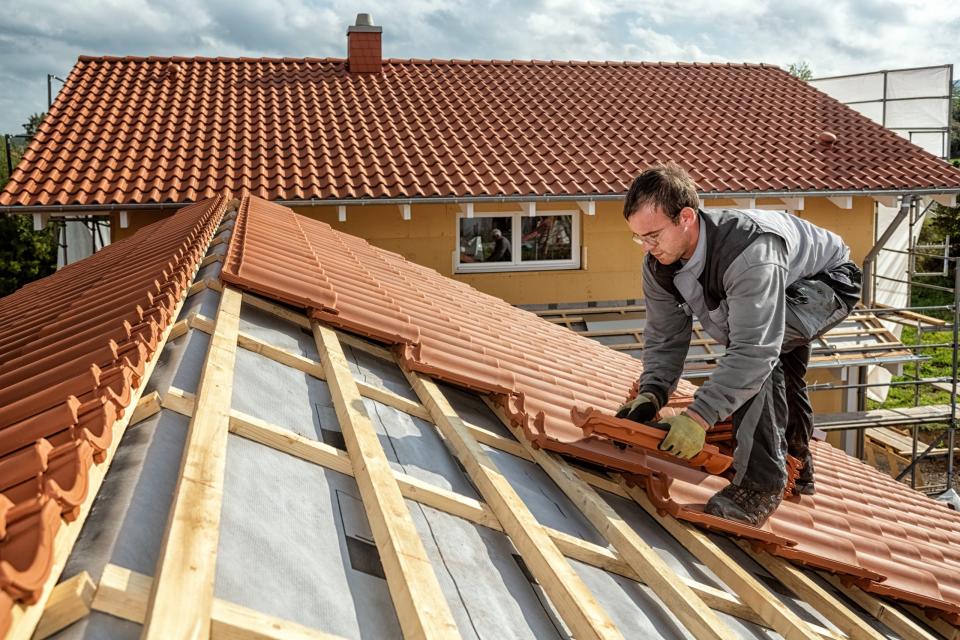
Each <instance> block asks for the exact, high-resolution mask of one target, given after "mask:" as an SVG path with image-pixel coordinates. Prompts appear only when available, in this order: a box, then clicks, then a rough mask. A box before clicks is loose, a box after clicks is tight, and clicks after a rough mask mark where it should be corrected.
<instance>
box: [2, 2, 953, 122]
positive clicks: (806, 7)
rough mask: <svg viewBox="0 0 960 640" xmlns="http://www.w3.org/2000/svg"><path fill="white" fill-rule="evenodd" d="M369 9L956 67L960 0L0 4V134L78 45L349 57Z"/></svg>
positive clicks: (424, 24) (810, 57)
mask: <svg viewBox="0 0 960 640" xmlns="http://www.w3.org/2000/svg"><path fill="white" fill-rule="evenodd" d="M359 12H366V13H370V14H371V15H372V17H373V20H374V23H375V24H377V25H380V26H382V27H383V54H384V57H391V58H476V59H538V60H549V59H553V60H646V61H693V62H766V63H770V64H776V65H779V66H782V67H786V66H787V65H788V64H790V63H794V62H799V61H805V62H806V63H807V64H808V65H809V66H810V68H811V69H812V71H813V73H814V75H815V76H816V77H823V76H830V75H839V74H847V73H861V72H867V71H876V70H880V69H899V68H907V67H917V66H931V65H942V64H954V65H958V63H960V1H958V0H807V1H805V2H798V1H797V0H790V1H784V2H774V1H764V0H682V1H676V0H610V1H601V0H509V1H499V0H492V1H490V0H488V1H483V0H445V1H439V0H411V1H403V0H363V2H346V1H344V2H341V1H336V0H335V1H330V2H319V1H309V0H229V1H227V0H171V1H167V2H146V1H145V0H67V1H64V0H28V1H24V0H0V133H4V132H6V133H23V128H22V126H21V125H22V123H24V122H26V120H27V117H28V116H29V115H30V114H31V113H34V112H38V111H44V110H46V100H47V80H46V78H47V74H54V75H56V76H59V77H61V78H66V77H67V74H68V73H69V72H70V69H71V68H72V67H73V65H74V63H75V62H76V59H77V56H79V55H114V56H122V55H138V56H146V55H161V56H166V55H177V56H253V57H258V56H267V57H283V56H290V57H305V56H310V57H338V58H342V57H345V56H346V46H347V40H346V29H347V26H348V25H350V24H353V22H354V20H355V18H356V14H357V13H359ZM954 74H955V78H957V77H960V66H957V69H956V70H955V72H954ZM60 86H61V83H60V82H58V81H54V91H56V90H57V89H58V88H59V87H60Z"/></svg>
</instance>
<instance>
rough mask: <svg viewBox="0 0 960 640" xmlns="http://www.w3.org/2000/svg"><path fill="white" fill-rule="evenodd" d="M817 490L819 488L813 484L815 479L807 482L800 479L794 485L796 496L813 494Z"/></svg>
mask: <svg viewBox="0 0 960 640" xmlns="http://www.w3.org/2000/svg"><path fill="white" fill-rule="evenodd" d="M816 492H817V489H816V487H814V486H813V480H810V481H809V482H806V481H804V480H799V479H798V480H797V481H796V482H795V483H794V485H793V495H795V496H812V495H813V494H815V493H816Z"/></svg>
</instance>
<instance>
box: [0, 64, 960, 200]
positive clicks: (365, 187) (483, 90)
mask: <svg viewBox="0 0 960 640" xmlns="http://www.w3.org/2000/svg"><path fill="white" fill-rule="evenodd" d="M825 132H827V133H832V134H834V135H835V136H836V142H835V143H834V144H824V143H821V142H820V136H821V134H823V133H825ZM667 159H673V160H676V161H678V162H680V163H681V164H683V165H685V166H687V167H688V168H689V169H690V172H691V174H692V175H693V177H694V178H695V179H696V181H697V184H698V185H699V187H700V189H701V190H702V191H704V192H708V193H716V194H724V193H763V192H802V193H810V192H837V191H844V192H854V193H859V192H877V191H884V190H934V191H936V190H956V189H957V187H958V186H960V170H957V169H955V168H953V167H951V166H949V165H947V164H946V163H944V162H942V161H941V160H940V159H938V158H935V157H934V156H932V155H930V154H929V153H926V152H924V151H922V150H921V149H920V148H919V147H916V146H914V145H912V144H910V143H909V142H908V141H906V140H904V139H903V138H901V137H899V136H897V135H896V134H894V133H892V132H890V131H888V130H886V129H884V128H882V127H880V126H879V125H877V124H875V123H874V122H872V121H870V120H869V119H868V118H866V117H864V116H862V115H860V114H859V113H857V112H856V111H854V110H853V109H851V108H849V107H847V106H845V105H843V104H841V103H839V102H838V101H836V100H834V99H833V98H831V97H829V96H827V95H826V94H824V93H822V92H820V91H818V90H816V89H814V88H813V87H811V86H809V85H808V84H806V83H804V82H802V81H800V80H797V79H795V78H793V77H791V76H790V75H789V74H788V73H786V72H785V71H783V70H781V69H779V68H776V67H771V66H767V65H748V64H681V63H675V64H672V63H671V64H667V63H614V62H603V63H593V62H589V63H588V62H537V61H533V62H517V61H513V62H508V61H460V60H452V61H450V60H386V61H385V62H384V65H383V71H382V73H372V74H351V73H349V72H348V71H347V69H346V62H345V61H344V60H342V59H311V58H306V59H294V58H282V59H247V58H152V57H151V58H133V57H126V58H116V57H87V56H82V57H81V58H80V59H79V60H78V61H77V64H76V66H75V67H74V69H73V71H72V72H71V74H70V76H69V77H68V79H67V82H66V84H65V85H64V87H63V89H62V90H61V91H60V94H59V95H58V97H57V100H56V102H55V103H54V105H53V106H52V108H51V109H50V114H49V115H48V117H47V118H46V119H45V121H44V123H43V125H42V126H41V127H40V130H39V132H38V135H37V137H36V139H35V140H34V141H33V142H32V143H31V145H30V147H29V149H28V150H27V152H26V155H25V156H24V159H23V160H22V161H21V163H20V164H19V165H18V167H17V169H16V171H15V172H14V174H13V176H12V179H11V180H10V182H9V183H8V185H7V186H6V188H5V190H4V191H3V192H2V194H0V206H9V205H16V206H68V205H112V204H116V205H121V204H150V203H183V202H191V201H196V200H199V199H203V198H207V197H211V196H214V195H217V194H220V193H223V192H224V191H227V190H229V191H233V192H235V193H239V192H241V191H242V190H248V191H249V192H250V193H252V194H255V195H257V196H260V197H263V198H266V199H269V200H283V201H302V200H314V199H316V200H320V201H324V200H327V201H337V200H356V199H371V198H404V199H406V198H410V199H414V198H439V197H472V198H481V197H502V196H530V197H535V196H540V197H542V196H558V195H565V196H579V195H582V196H617V195H622V194H624V193H625V191H626V189H627V187H628V186H629V183H630V181H631V179H632V178H633V177H634V176H635V175H636V174H637V173H639V172H640V171H641V170H642V169H643V168H644V167H646V166H647V165H649V164H651V163H653V162H656V161H658V160H667Z"/></svg>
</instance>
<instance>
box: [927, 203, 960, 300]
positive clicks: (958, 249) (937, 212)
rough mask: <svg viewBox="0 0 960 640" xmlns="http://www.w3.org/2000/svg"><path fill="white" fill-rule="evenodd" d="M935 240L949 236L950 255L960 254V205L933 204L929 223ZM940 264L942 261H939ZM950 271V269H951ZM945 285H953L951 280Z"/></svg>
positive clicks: (939, 240) (941, 239) (940, 240)
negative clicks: (931, 217)
mask: <svg viewBox="0 0 960 640" xmlns="http://www.w3.org/2000/svg"><path fill="white" fill-rule="evenodd" d="M927 226H929V227H930V230H931V231H932V234H931V235H933V236H934V237H935V238H936V242H942V241H943V239H944V238H946V237H947V236H949V237H950V255H951V256H960V206H957V207H944V206H943V205H940V204H936V205H934V206H933V219H932V220H930V223H929V225H924V227H927ZM940 264H942V263H940ZM951 272H952V270H951ZM947 286H951V287H952V286H953V282H952V281H951V282H949V283H947Z"/></svg>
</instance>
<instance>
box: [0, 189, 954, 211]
mask: <svg viewBox="0 0 960 640" xmlns="http://www.w3.org/2000/svg"><path fill="white" fill-rule="evenodd" d="M938 194H960V185H956V186H952V187H923V188H916V189H877V190H870V191H858V190H854V189H847V190H832V191H722V192H702V193H700V194H699V195H700V197H701V198H703V199H704V200H721V199H722V200H731V199H740V198H753V199H758V198H834V197H842V196H853V197H883V196H886V197H890V196H903V195H913V196H927V195H938ZM625 196H626V193H602V194H546V195H509V196H441V197H427V198H404V197H392V198H311V199H307V200H274V201H273V202H275V203H276V204H279V205H283V206H286V207H331V206H341V205H342V206H354V207H356V206H367V205H404V204H407V205H430V204H466V203H468V202H472V203H474V204H503V203H514V202H516V203H519V202H577V201H580V202H583V201H594V202H602V201H608V200H611V201H616V200H623V198H624V197H625ZM190 204H193V202H154V203H135V204H116V203H115V204H64V205H5V206H0V213H20V214H23V213H49V214H58V213H82V214H83V215H97V214H98V213H102V214H104V215H106V214H108V213H112V212H114V211H137V210H143V209H151V210H154V209H160V210H163V209H179V208H181V207H185V206H187V205H190Z"/></svg>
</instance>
